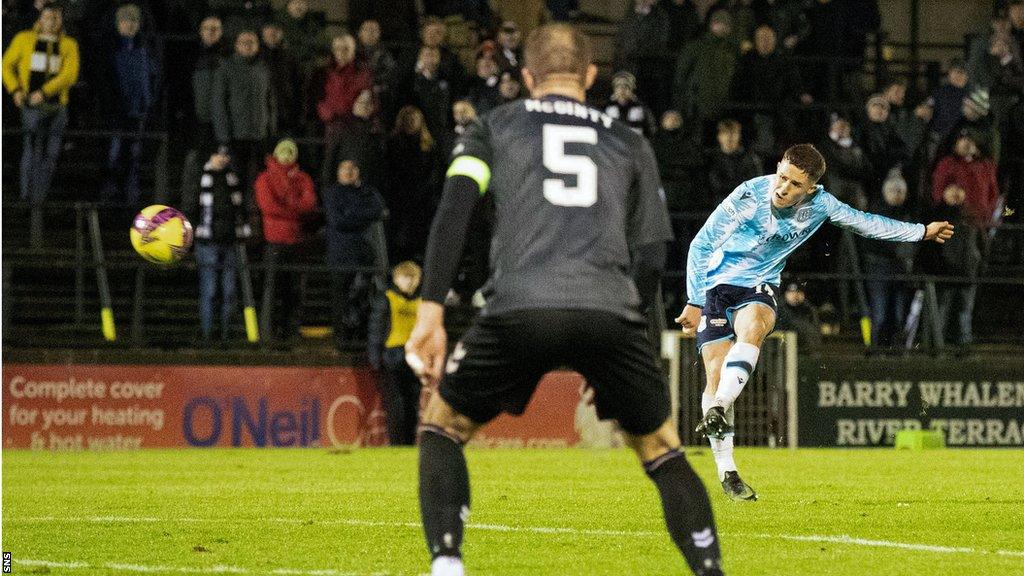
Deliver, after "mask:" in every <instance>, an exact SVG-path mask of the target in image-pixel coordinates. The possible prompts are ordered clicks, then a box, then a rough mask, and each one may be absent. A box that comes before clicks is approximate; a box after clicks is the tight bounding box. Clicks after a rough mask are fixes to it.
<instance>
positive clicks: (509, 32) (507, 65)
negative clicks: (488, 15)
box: [495, 20, 523, 76]
mask: <svg viewBox="0 0 1024 576" xmlns="http://www.w3.org/2000/svg"><path fill="white" fill-rule="evenodd" d="M495 40H496V41H497V47H498V50H497V52H495V61H496V62H497V64H498V70H499V72H509V73H511V74H514V75H516V76H518V75H519V69H520V68H522V67H523V65H522V60H523V47H522V43H523V36H522V35H521V34H520V33H519V26H517V25H516V23H515V21H514V20H505V21H504V22H502V23H501V27H500V28H498V34H497V37H496V38H495Z"/></svg>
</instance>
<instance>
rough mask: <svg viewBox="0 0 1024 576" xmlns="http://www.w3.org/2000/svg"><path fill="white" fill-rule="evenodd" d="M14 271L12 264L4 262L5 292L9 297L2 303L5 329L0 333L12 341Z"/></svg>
mask: <svg viewBox="0 0 1024 576" xmlns="http://www.w3.org/2000/svg"><path fill="white" fill-rule="evenodd" d="M12 273H13V271H12V270H11V265H10V264H9V263H8V262H4V264H3V293H4V294H5V295H7V298H5V299H4V303H3V304H2V305H0V308H2V311H0V314H2V316H0V323H2V324H3V329H2V332H0V334H2V335H3V338H4V340H7V341H10V334H11V299H10V293H11V274H12Z"/></svg>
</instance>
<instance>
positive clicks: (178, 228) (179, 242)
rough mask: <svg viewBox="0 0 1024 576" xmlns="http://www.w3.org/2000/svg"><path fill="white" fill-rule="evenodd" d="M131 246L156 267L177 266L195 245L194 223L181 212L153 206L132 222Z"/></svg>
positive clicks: (156, 205) (161, 206) (158, 205)
mask: <svg viewBox="0 0 1024 576" xmlns="http://www.w3.org/2000/svg"><path fill="white" fill-rule="evenodd" d="M130 234H131V238H132V246H133V247H134V248H135V251H136V252H138V253H139V255H140V256H142V257H143V258H145V259H146V260H148V261H150V262H153V263H154V264H174V263H175V262H177V261H179V260H181V259H182V257H184V256H185V254H186V253H187V252H188V249H189V248H190V247H191V246H192V224H191V223H190V222H189V221H188V219H187V218H185V215H184V214H182V213H181V212H180V211H179V210H177V209H175V208H171V207H170V206H164V205H162V204H154V205H152V206H147V207H146V208H143V209H142V211H141V212H139V213H138V214H137V215H136V216H135V219H134V220H132V229H131V232H130Z"/></svg>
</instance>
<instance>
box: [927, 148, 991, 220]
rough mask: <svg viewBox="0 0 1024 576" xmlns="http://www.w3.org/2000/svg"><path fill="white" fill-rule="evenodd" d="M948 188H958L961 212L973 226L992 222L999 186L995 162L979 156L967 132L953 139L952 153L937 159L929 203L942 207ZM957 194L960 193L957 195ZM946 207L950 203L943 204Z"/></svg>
mask: <svg viewBox="0 0 1024 576" xmlns="http://www.w3.org/2000/svg"><path fill="white" fill-rule="evenodd" d="M949 188H955V189H959V190H960V191H962V192H963V196H964V199H963V201H962V202H960V203H957V204H956V205H957V206H959V205H961V204H962V205H963V210H964V213H965V214H966V215H967V216H968V217H970V219H971V222H972V224H973V225H974V226H976V227H977V228H980V229H986V228H987V227H988V225H989V224H990V223H991V222H992V217H993V212H994V211H995V207H996V201H997V200H998V199H999V185H998V183H997V181H996V165H995V162H993V161H992V160H990V159H988V158H983V157H981V156H980V152H979V150H978V145H977V143H976V142H975V140H974V138H973V136H972V135H971V134H970V133H969V132H964V133H961V134H960V136H958V137H957V139H956V145H955V147H954V149H953V153H952V154H950V155H949V156H946V157H944V158H942V159H941V160H939V163H938V164H937V165H936V166H935V173H934V175H933V176H932V203H933V204H934V205H936V206H939V205H941V204H942V203H943V202H944V201H945V200H946V196H945V195H946V193H947V190H948V189H949ZM958 193H959V192H958ZM946 204H947V205H949V202H946Z"/></svg>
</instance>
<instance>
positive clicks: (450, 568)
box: [430, 556, 466, 576]
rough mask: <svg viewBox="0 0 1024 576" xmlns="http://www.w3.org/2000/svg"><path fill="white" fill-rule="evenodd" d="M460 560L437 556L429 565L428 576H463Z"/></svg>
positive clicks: (463, 570)
mask: <svg viewBox="0 0 1024 576" xmlns="http://www.w3.org/2000/svg"><path fill="white" fill-rule="evenodd" d="M465 573H466V571H465V569H463V567H462V558H459V557H457V556H438V557H437V558H434V562H433V563H431V565H430V576H463V575H464V574H465Z"/></svg>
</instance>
